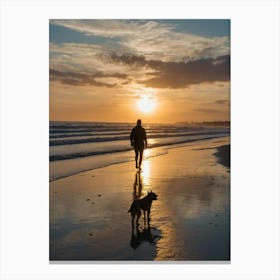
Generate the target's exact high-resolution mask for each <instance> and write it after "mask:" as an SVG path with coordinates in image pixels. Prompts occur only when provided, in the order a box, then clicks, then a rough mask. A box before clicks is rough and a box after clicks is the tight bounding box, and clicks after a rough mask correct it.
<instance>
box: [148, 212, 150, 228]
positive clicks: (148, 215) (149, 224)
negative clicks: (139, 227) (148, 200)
mask: <svg viewBox="0 0 280 280" xmlns="http://www.w3.org/2000/svg"><path fill="white" fill-rule="evenodd" d="M150 212H151V207H149V208H148V228H150V220H151V218H150Z"/></svg>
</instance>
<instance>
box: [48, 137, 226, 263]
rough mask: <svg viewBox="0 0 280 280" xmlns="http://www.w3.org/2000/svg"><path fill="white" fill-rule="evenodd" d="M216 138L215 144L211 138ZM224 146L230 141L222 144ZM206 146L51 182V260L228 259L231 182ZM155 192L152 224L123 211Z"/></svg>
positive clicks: (214, 145)
mask: <svg viewBox="0 0 280 280" xmlns="http://www.w3.org/2000/svg"><path fill="white" fill-rule="evenodd" d="M216 140H217V139H216ZM226 142H227V143H226ZM228 143H229V138H228V139H227V140H224V141H215V140H212V141H208V142H204V143H200V144H197V145H189V146H182V147H178V148H176V149H169V150H168V153H167V154H163V155H161V156H156V157H152V158H149V159H146V160H144V161H143V170H142V172H141V173H139V172H137V170H136V169H135V168H134V164H132V163H131V162H124V163H119V164H113V165H110V166H107V167H103V168H99V169H94V170H90V171H86V172H82V173H79V174H76V175H73V176H69V177H66V178H63V179H59V180H55V181H52V182H51V183H50V261H51V262H56V261H59V262H60V261H62V262H63V261H152V260H153V261H229V260H230V215H229V214H230V213H229V211H230V200H229V193H230V186H229V182H230V178H229V172H228V169H227V168H226V167H225V166H224V165H221V164H220V163H218V159H217V157H216V156H215V151H216V149H218V148H219V147H221V146H225V144H228ZM150 190H152V191H153V192H155V193H156V194H157V195H158V200H157V201H155V202H154V203H153V204H152V208H151V227H150V229H147V228H145V225H144V220H143V215H142V217H141V218H140V227H139V232H137V231H136V229H135V228H134V229H133V228H132V227H131V226H132V225H131V217H130V215H129V214H128V213H127V211H128V209H129V206H130V204H131V202H132V201H133V200H134V199H135V198H137V197H143V196H145V195H146V193H147V191H150Z"/></svg>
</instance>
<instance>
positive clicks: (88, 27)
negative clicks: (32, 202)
mask: <svg viewBox="0 0 280 280" xmlns="http://www.w3.org/2000/svg"><path fill="white" fill-rule="evenodd" d="M49 96H50V101H49V112H50V114H49V115H50V119H49V259H50V261H126V262H127V261H153V262H157V261H229V260H230V20H228V19H197V20H196V19H191V20H190V19H173V20H172V19H168V20H167V19H166V20H165V19H118V20H116V19H114V20H113V19H86V20H84V19H75V20H73V19H71V20H70V19H51V20H50V21H49Z"/></svg>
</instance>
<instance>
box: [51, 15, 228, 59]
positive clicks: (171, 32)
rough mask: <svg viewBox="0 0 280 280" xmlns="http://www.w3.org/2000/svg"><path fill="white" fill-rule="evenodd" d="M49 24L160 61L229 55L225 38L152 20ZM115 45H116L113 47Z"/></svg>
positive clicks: (58, 22) (226, 37) (54, 22)
mask: <svg viewBox="0 0 280 280" xmlns="http://www.w3.org/2000/svg"><path fill="white" fill-rule="evenodd" d="M50 23H51V24H54V25H59V26H63V27H66V28H69V29H72V30H75V31H79V32H81V33H83V34H84V35H86V36H93V37H94V36H99V37H103V38H110V39H114V44H112V45H118V46H119V47H120V49H121V50H122V51H123V52H124V53H127V52H131V53H134V54H137V55H144V56H145V57H146V58H147V59H155V60H157V59H161V60H163V61H180V60H182V58H184V60H192V59H198V58H202V57H203V58H207V57H214V58H215V57H218V56H222V55H227V54H229V48H230V42H229V37H228V36H224V37H211V38H209V37H203V36H198V35H195V34H190V33H184V32H179V31H177V30H176V28H175V25H174V24H170V23H162V22H158V21H153V20H148V21H146V20H51V21H50ZM116 42H117V44H116Z"/></svg>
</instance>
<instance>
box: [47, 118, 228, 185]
mask: <svg viewBox="0 0 280 280" xmlns="http://www.w3.org/2000/svg"><path fill="white" fill-rule="evenodd" d="M134 126H135V124H132V123H105V122H50V126H49V160H50V176H49V179H50V181H53V180H57V179H60V178H63V177H67V176H71V175H74V174H77V173H80V172H83V171H87V170H90V169H95V168H100V167H104V166H108V165H110V164H115V163H121V162H125V161H132V160H134V152H133V149H132V147H131V145H130V140H129V136H130V131H131V129H132V128H133V127H134ZM144 128H145V129H146V133H147V139H148V148H147V149H145V152H144V158H149V157H153V156H158V155H161V154H164V153H167V152H168V149H169V148H173V147H177V146H178V145H184V144H189V143H192V142H197V141H201V140H206V139H212V138H220V137H225V136H229V133H230V130H229V127H228V126H221V125H203V124H185V123H177V124H145V125H144Z"/></svg>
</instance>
